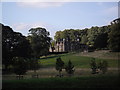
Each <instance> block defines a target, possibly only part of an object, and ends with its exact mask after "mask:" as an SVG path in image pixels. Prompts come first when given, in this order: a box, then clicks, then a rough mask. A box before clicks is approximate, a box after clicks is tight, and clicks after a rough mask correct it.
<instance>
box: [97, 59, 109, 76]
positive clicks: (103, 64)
mask: <svg viewBox="0 0 120 90" xmlns="http://www.w3.org/2000/svg"><path fill="white" fill-rule="evenodd" d="M98 68H99V69H100V71H102V73H103V74H105V73H106V72H107V68H108V63H107V61H105V60H104V61H100V62H99V64H98Z"/></svg>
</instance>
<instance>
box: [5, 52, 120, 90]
mask: <svg viewBox="0 0 120 90" xmlns="http://www.w3.org/2000/svg"><path fill="white" fill-rule="evenodd" d="M89 54H91V53H66V54H59V55H49V56H46V57H41V58H40V59H39V63H40V65H41V68H40V69H39V70H37V74H38V75H39V78H32V77H31V75H33V74H34V71H33V70H29V71H28V72H27V73H26V75H24V79H21V80H17V79H16V77H15V76H16V75H15V74H11V75H3V87H4V88H5V89H8V88H9V89H10V88H12V89H13V88H30V89H31V88H34V89H35V88H36V89H38V88H117V87H119V85H118V59H114V58H112V59H110V58H106V55H107V57H108V55H110V56H112V55H113V57H116V56H115V54H111V53H108V52H107V54H106V53H101V56H103V57H102V58H100V57H96V55H97V53H96V52H94V55H92V56H91V55H89ZM103 54H104V55H103ZM58 57H61V59H62V60H63V61H64V63H65V65H66V64H67V63H68V61H69V60H71V62H72V63H73V65H74V67H75V72H74V75H73V76H72V77H68V74H67V73H66V72H65V70H64V69H63V71H62V74H63V75H64V77H62V78H60V77H56V75H57V74H58V71H56V69H55V64H56V58H58ZM92 57H94V58H95V60H96V62H97V63H98V62H99V61H100V60H106V61H107V62H108V72H107V73H105V74H101V73H100V74H95V75H93V74H91V69H90V61H91V58H92ZM4 88H3V89H4Z"/></svg>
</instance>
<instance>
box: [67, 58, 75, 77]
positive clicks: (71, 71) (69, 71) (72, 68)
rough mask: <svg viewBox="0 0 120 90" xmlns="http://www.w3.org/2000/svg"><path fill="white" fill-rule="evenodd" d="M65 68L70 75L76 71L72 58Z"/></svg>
mask: <svg viewBox="0 0 120 90" xmlns="http://www.w3.org/2000/svg"><path fill="white" fill-rule="evenodd" d="M65 70H66V72H67V73H68V74H69V76H71V75H72V74H74V71H75V69H74V65H73V64H72V62H71V61H70V60H69V62H68V65H66V67H65Z"/></svg>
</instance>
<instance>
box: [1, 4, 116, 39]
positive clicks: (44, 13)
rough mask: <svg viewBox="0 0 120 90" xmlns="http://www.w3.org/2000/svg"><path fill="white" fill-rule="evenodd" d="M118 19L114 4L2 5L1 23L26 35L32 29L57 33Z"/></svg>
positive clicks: (106, 23)
mask: <svg viewBox="0 0 120 90" xmlns="http://www.w3.org/2000/svg"><path fill="white" fill-rule="evenodd" d="M116 18H118V3H117V2H45V3H42V2H31V3H30V2H21V3H20V2H2V23H3V24H4V25H8V26H10V27H11V28H13V30H14V31H18V32H21V33H22V34H23V35H26V36H27V35H28V30H29V29H30V28H32V27H44V28H46V29H47V30H48V31H49V32H50V36H51V37H53V36H54V35H55V32H56V31H59V30H64V29H70V28H73V29H84V28H90V27H92V26H103V25H108V24H109V23H110V22H111V21H112V20H114V19H116Z"/></svg>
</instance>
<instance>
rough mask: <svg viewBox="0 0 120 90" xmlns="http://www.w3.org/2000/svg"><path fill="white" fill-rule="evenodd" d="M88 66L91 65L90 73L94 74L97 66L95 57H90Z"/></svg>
mask: <svg viewBox="0 0 120 90" xmlns="http://www.w3.org/2000/svg"><path fill="white" fill-rule="evenodd" d="M90 66H91V69H92V74H96V73H97V69H98V66H97V63H96V61H95V58H92V59H91V62H90Z"/></svg>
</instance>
